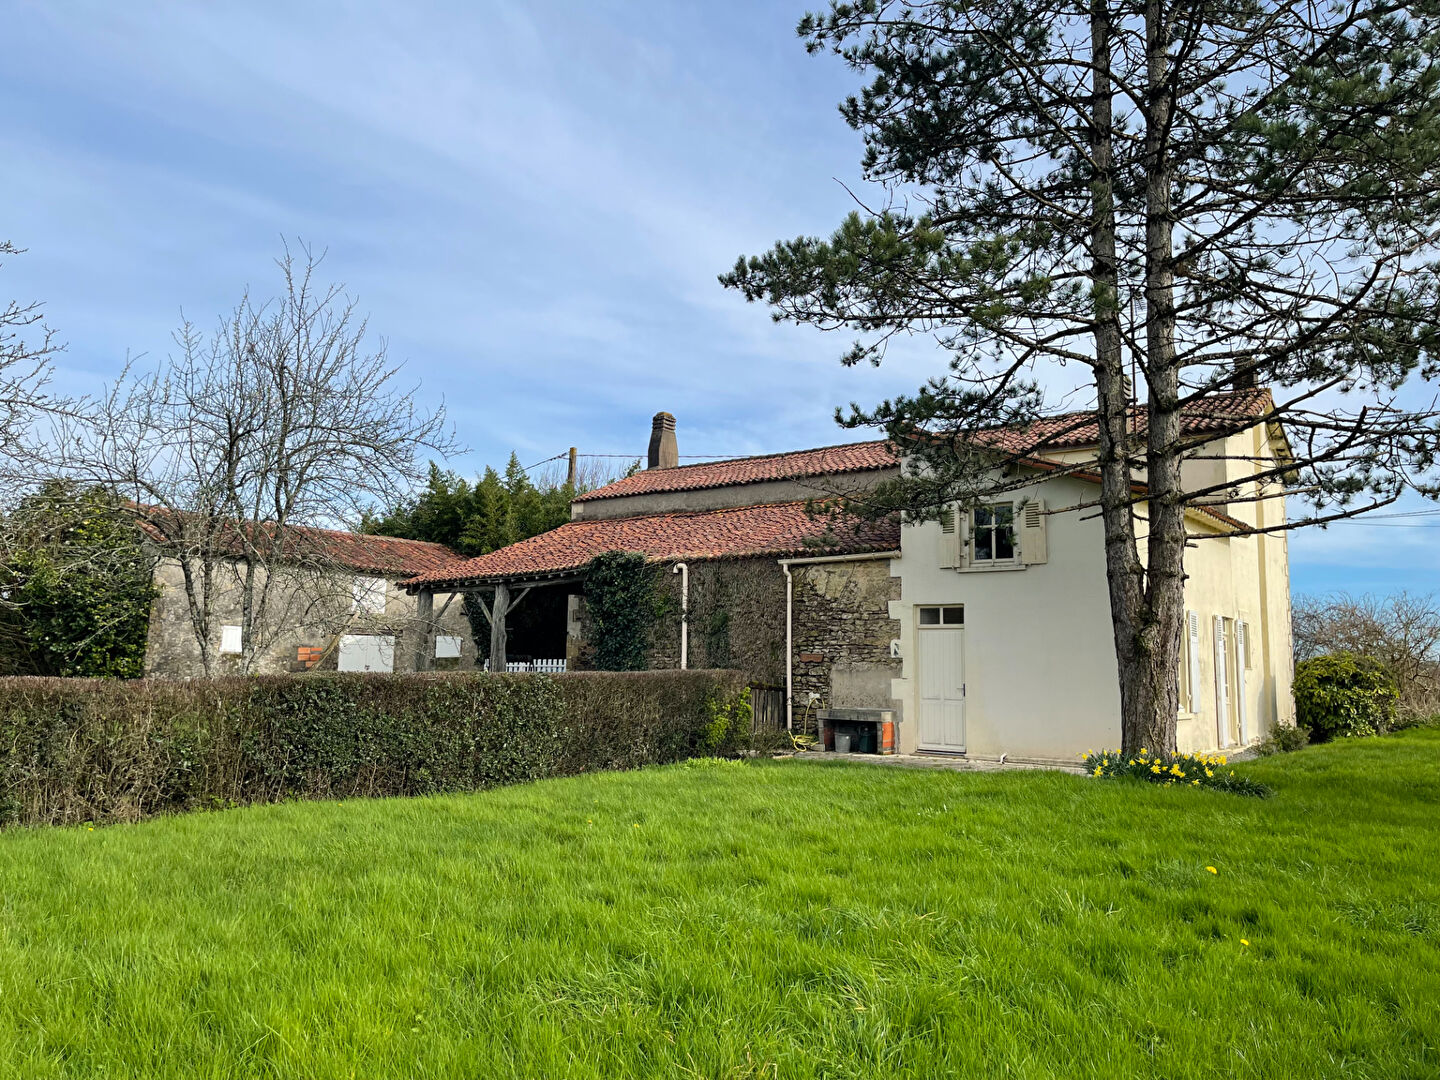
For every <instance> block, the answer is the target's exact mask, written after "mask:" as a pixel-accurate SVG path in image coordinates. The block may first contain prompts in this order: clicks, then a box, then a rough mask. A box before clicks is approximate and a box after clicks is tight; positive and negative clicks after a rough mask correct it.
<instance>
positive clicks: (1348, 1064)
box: [0, 731, 1440, 1078]
mask: <svg viewBox="0 0 1440 1080" xmlns="http://www.w3.org/2000/svg"><path fill="white" fill-rule="evenodd" d="M1245 769H1246V771H1247V772H1249V773H1250V774H1251V775H1253V776H1254V777H1256V778H1257V779H1260V780H1262V781H1264V782H1265V783H1267V784H1270V785H1272V786H1273V787H1274V788H1275V789H1276V792H1277V794H1276V796H1275V797H1274V798H1272V799H1268V800H1259V799H1246V798H1240V797H1236V796H1232V795H1225V794H1219V793H1214V792H1206V791H1195V790H1174V789H1169V790H1167V789H1161V788H1155V787H1149V786H1136V785H1131V784H1128V783H1123V782H1104V781H1092V780H1088V779H1086V778H1082V777H1076V776H1068V775H1057V774H1042V773H1004V774H978V773H971V774H967V773H952V772H942V771H920V770H908V769H893V768H876V767H873V766H864V765H826V764H817V763H805V762H800V761H789V762H776V763H763V764H754V765H707V766H702V767H686V766H679V767H672V768H665V769H657V770H649V771H645V772H638V773H628V774H608V775H596V776H587V777H581V778H577V779H570V780H560V781H548V782H545V783H540V784H534V785H531V786H527V787H517V788H509V789H504V790H498V791H492V792H487V793H483V794H478V795H471V796H453V797H437V798H425V799H413V800H393V801H379V802H360V801H357V802H346V803H295V804H287V805H283V806H270V807H258V808H252V809H246V810H239V811H227V812H223V813H214V814H198V815H193V816H188V817H178V818H170V819H164V820H157V821H152V822H148V823H145V824H141V825H135V826H115V827H110V828H103V829H96V830H94V831H90V830H88V829H86V828H84V827H80V828H70V829H63V830H34V831H15V832H10V833H7V834H4V835H0V883H3V901H0V905H3V906H0V1076H3V1077H48V1076H74V1077H87V1078H89V1077H98V1076H106V1077H116V1076H137V1077H139V1076H144V1077H178V1076H185V1077H191V1076H200V1077H272V1076H273V1077H306V1078H311V1077H317V1078H328V1077H351V1076H354V1077H361V1078H372V1077H491V1076H517V1077H520V1076H525V1077H538V1076H553V1077H591V1076H607V1077H610V1076H613V1077H620V1076H655V1077H676V1076H700V1077H727V1076H735V1077H744V1076H757V1077H758V1076H782V1077H784V1076H806V1077H808V1076H824V1077H861V1076H864V1077H870V1076H873V1077H895V1076H912V1077H940V1076H977V1077H980V1076H984V1077H991V1076H1016V1077H1048V1076H1055V1077H1067V1078H1069V1077H1107V1078H1108V1077H1116V1076H1152V1077H1167V1078H1169V1077H1191V1076H1214V1077H1221V1076H1223V1077H1320V1076H1344V1077H1355V1078H1359V1077H1420V1076H1429V1075H1436V1074H1437V1073H1440V885H1437V881H1440V732H1437V731H1421V732H1413V733H1407V734H1405V735H1401V736H1396V737H1392V738H1387V739H1383V740H1369V741H1364V742H1352V743H1346V744H1341V745H1332V746H1324V747H1315V748H1311V749H1308V750H1304V751H1301V752H1299V753H1296V754H1288V755H1281V756H1279V757H1276V758H1272V759H1267V760H1265V761H1261V762H1257V763H1255V764H1253V765H1248V766H1245ZM1207 866H1213V867H1215V868H1216V869H1217V870H1218V871H1219V873H1218V874H1211V873H1209V872H1208V871H1207V870H1206V867H1207ZM1242 939H1245V940H1247V941H1248V942H1249V944H1248V945H1246V944H1244V943H1243V942H1242Z"/></svg>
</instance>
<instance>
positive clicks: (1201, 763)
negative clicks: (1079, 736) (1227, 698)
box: [1085, 750, 1271, 798]
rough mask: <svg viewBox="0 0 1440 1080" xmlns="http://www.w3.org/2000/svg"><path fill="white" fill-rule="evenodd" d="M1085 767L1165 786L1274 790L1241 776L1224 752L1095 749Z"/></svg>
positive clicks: (1248, 792)
mask: <svg viewBox="0 0 1440 1080" xmlns="http://www.w3.org/2000/svg"><path fill="white" fill-rule="evenodd" d="M1085 768H1086V770H1087V771H1089V773H1090V775H1091V776H1095V777H1099V778H1101V779H1103V780H1116V779H1128V780H1144V781H1145V782H1146V783H1149V784H1162V785H1164V786H1166V787H1171V786H1176V785H1179V786H1182V787H1198V788H1212V789H1214V790H1216V791H1229V792H1232V793H1234V794H1236V795H1255V796H1259V797H1260V798H1264V797H1265V796H1267V795H1270V794H1271V791H1270V789H1269V788H1267V787H1266V786H1265V785H1264V784H1260V783H1256V782H1255V781H1254V780H1251V779H1250V778H1249V777H1246V776H1239V775H1237V774H1236V772H1235V770H1234V769H1232V768H1230V767H1229V766H1227V765H1226V763H1225V755H1224V754H1151V753H1148V752H1147V751H1145V750H1141V751H1140V752H1139V753H1138V754H1136V755H1134V756H1133V757H1129V758H1127V757H1126V756H1125V755H1124V754H1122V753H1120V751H1119V750H1102V751H1100V752H1099V753H1098V754H1097V753H1095V751H1093V750H1092V751H1091V752H1090V753H1088V754H1086V755H1085Z"/></svg>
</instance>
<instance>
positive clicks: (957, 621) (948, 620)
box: [945, 607, 965, 626]
mask: <svg viewBox="0 0 1440 1080" xmlns="http://www.w3.org/2000/svg"><path fill="white" fill-rule="evenodd" d="M945 625H946V626H963V625H965V609H964V608H961V607H947V608H946V609H945Z"/></svg>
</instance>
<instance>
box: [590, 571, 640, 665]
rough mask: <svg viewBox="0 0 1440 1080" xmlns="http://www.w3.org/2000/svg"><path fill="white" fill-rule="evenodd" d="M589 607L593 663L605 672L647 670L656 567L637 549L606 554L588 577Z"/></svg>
mask: <svg viewBox="0 0 1440 1080" xmlns="http://www.w3.org/2000/svg"><path fill="white" fill-rule="evenodd" d="M585 607H586V610H587V612H588V614H589V620H590V638H591V641H592V642H593V644H594V647H595V653H594V665H595V667H597V668H599V669H600V670H601V671H643V670H644V669H645V666H646V660H647V658H648V653H649V646H650V631H651V626H652V625H653V623H654V619H655V568H654V567H653V566H651V565H650V564H649V563H648V562H646V560H645V556H644V555H641V554H639V553H638V552H634V551H607V552H605V553H604V554H603V555H597V556H595V558H594V559H593V560H591V562H590V566H589V568H588V570H587V571H586V574H585Z"/></svg>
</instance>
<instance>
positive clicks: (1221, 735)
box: [1215, 615, 1230, 746]
mask: <svg viewBox="0 0 1440 1080" xmlns="http://www.w3.org/2000/svg"><path fill="white" fill-rule="evenodd" d="M1228 682H1229V680H1228V678H1227V672H1226V670H1225V619H1224V618H1223V617H1222V616H1220V615H1216V616H1215V737H1216V738H1217V739H1218V740H1219V741H1218V743H1217V745H1219V746H1226V745H1228V744H1229V741H1230V693H1229V690H1230V688H1229V685H1228Z"/></svg>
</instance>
